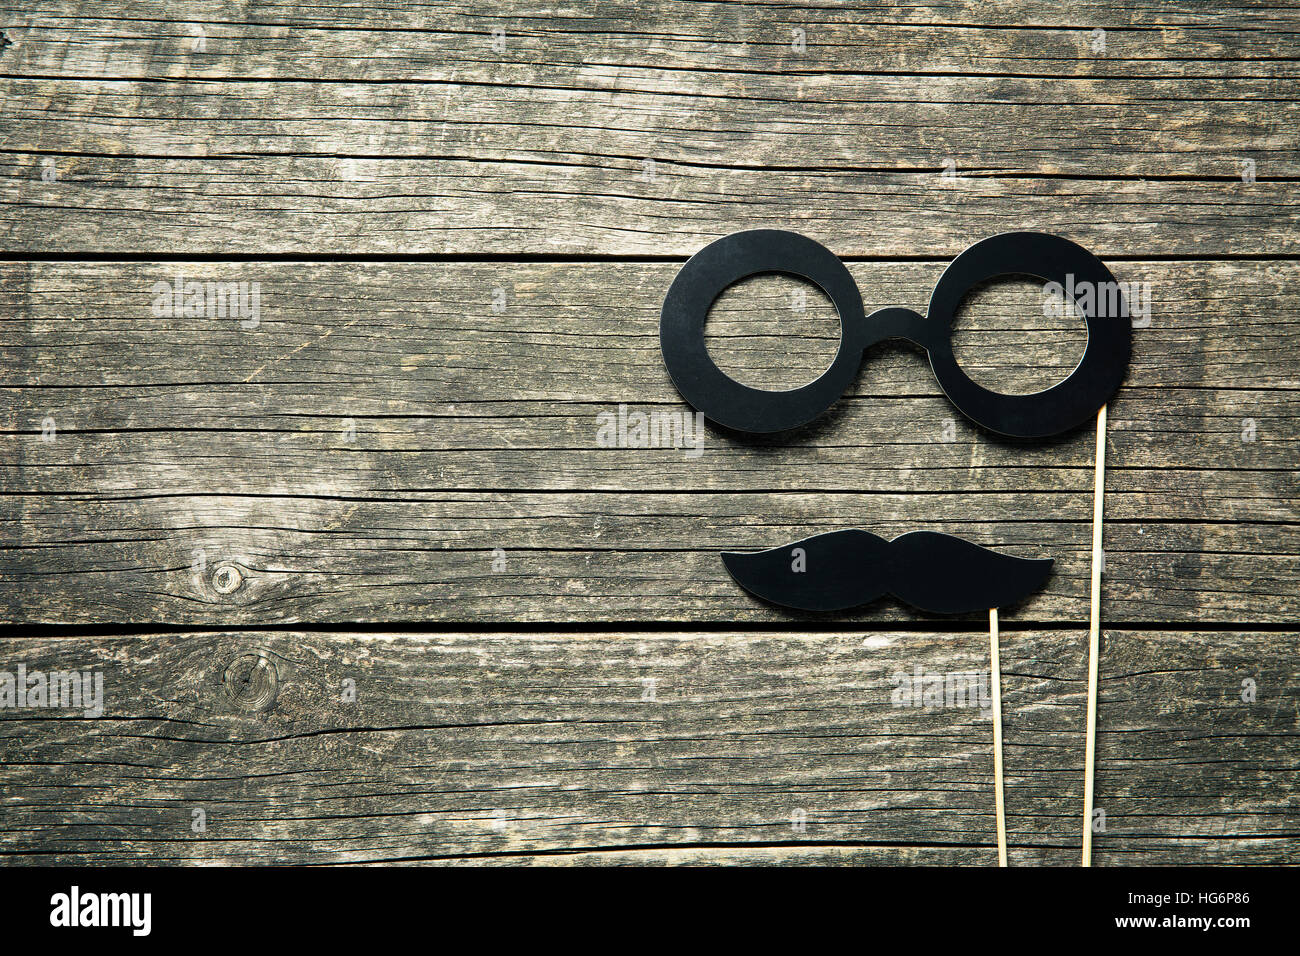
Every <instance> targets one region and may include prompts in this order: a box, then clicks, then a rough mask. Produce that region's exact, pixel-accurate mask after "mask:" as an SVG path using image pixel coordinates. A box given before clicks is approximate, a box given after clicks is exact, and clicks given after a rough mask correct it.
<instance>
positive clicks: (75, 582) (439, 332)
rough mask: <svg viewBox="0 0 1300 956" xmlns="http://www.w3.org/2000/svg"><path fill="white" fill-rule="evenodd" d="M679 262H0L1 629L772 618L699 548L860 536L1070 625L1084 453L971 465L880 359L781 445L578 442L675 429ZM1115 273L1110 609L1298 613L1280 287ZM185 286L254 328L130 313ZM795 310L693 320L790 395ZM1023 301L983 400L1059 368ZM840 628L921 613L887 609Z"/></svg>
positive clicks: (1066, 328) (1002, 456)
mask: <svg viewBox="0 0 1300 956" xmlns="http://www.w3.org/2000/svg"><path fill="white" fill-rule="evenodd" d="M675 268H676V266H675V265H673V264H659V263H643V264H606V263H602V264H599V265H592V264H555V263H532V264H518V263H516V264H511V265H509V266H503V265H501V264H496V263H456V264H450V263H401V262H399V263H373V264H372V263H366V264H356V263H348V264H327V263H325V264H322V263H239V264H232V263H225V264H214V263H184V264H174V263H172V264H148V263H126V264H122V263H53V264H51V263H30V264H10V265H7V266H5V267H3V269H0V277H2V279H3V281H2V282H0V308H2V309H3V310H4V311H6V312H7V313H8V314H10V315H12V316H13V317H12V318H11V319H9V320H7V321H5V322H3V323H0V356H2V357H3V360H4V365H5V367H6V368H7V369H10V370H11V375H12V376H13V377H11V379H10V380H9V382H8V383H7V385H8V387H7V388H6V390H5V394H6V399H7V402H6V408H7V411H6V415H7V419H6V420H5V422H4V425H5V428H6V432H7V433H6V434H3V435H0V445H2V446H3V447H4V449H5V457H4V460H5V462H6V467H3V468H0V493H3V494H4V495H5V496H6V497H5V499H4V500H5V507H4V509H3V510H4V515H5V518H4V520H3V521H0V546H2V547H3V552H2V553H0V596H2V597H3V604H4V605H5V606H6V607H7V609H8V610H7V613H6V615H5V618H6V619H7V620H15V621H37V620H39V621H51V622H61V621H72V622H93V621H96V620H120V621H135V622H139V621H175V622H184V623H193V624H212V623H235V622H242V623H247V624H259V623H266V622H270V621H286V622H303V621H308V622H309V621H312V620H322V621H349V620H368V621H383V620H386V619H387V620H393V619H396V620H423V619H429V620H444V621H478V620H486V621H501V620H515V621H585V620H604V621H610V620H613V621H623V620H637V619H654V620H665V621H681V620H710V621H726V620H789V618H788V617H784V616H783V615H781V614H779V613H777V612H775V611H774V610H773V609H771V608H767V607H766V606H763V605H759V604H757V603H756V602H754V601H753V600H752V599H750V598H749V597H748V596H747V595H746V594H744V593H743V592H741V591H739V589H737V588H736V587H735V586H734V584H733V583H732V582H731V581H730V579H729V578H728V577H727V576H726V574H725V571H724V569H723V568H722V567H721V565H720V563H719V560H718V558H717V554H716V552H717V551H719V550H722V549H740V550H746V549H751V548H761V547H770V546H775V545H778V544H783V543H787V542H789V541H792V540H795V539H797V538H799V537H803V536H804V535H805V534H808V533H812V532H814V531H821V530H832V529H834V528H839V527H846V526H854V525H857V526H861V527H867V528H870V529H872V530H874V531H876V532H878V533H881V534H898V533H903V532H905V531H908V530H912V529H914V528H919V527H930V528H934V529H938V530H947V531H950V532H952V533H957V534H962V535H965V536H968V537H971V538H973V539H974V540H977V541H979V542H981V543H983V544H986V545H989V546H993V547H1006V548H1010V549H1013V550H1016V552H1017V553H1024V554H1045V555H1049V556H1053V557H1055V558H1056V559H1057V560H1058V567H1057V574H1056V577H1055V578H1054V580H1053V582H1052V584H1051V586H1050V588H1049V590H1048V591H1047V592H1046V593H1044V594H1043V595H1040V596H1038V597H1036V598H1034V599H1032V600H1031V601H1030V602H1029V603H1027V604H1026V605H1025V606H1024V607H1022V608H1021V609H1019V612H1018V613H1019V614H1020V615H1021V617H1022V619H1025V620H1043V621H1062V620H1069V621H1078V620H1080V619H1081V618H1082V615H1083V614H1084V612H1085V610H1086V595H1087V575H1088V562H1089V552H1088V548H1089V542H1090V537H1089V528H1088V523H1089V521H1090V518H1091V488H1092V454H1093V437H1092V434H1091V431H1090V430H1089V429H1087V428H1083V429H1079V430H1077V431H1076V432H1075V433H1073V434H1072V435H1069V436H1066V437H1065V438H1063V439H1061V440H1058V441H1056V442H1052V443H1048V444H1046V445H1034V446H1025V445H1021V444H1016V443H1006V442H999V441H994V440H990V439H989V438H988V437H987V436H985V435H982V434H980V433H979V432H978V431H977V430H976V429H973V428H971V427H969V426H967V425H966V424H965V423H964V421H961V420H960V418H961V416H960V415H959V414H957V413H956V412H955V411H954V410H953V408H952V407H951V406H950V405H949V404H948V403H947V402H946V400H944V399H942V398H941V397H939V395H938V393H937V388H936V386H935V384H934V382H933V379H932V377H931V376H930V374H929V372H928V369H926V367H925V365H924V363H923V362H922V361H920V360H919V359H918V357H917V356H916V355H915V354H912V353H909V352H907V351H905V350H902V349H890V348H887V349H885V350H883V351H881V352H878V353H873V354H872V355H871V357H870V358H869V360H868V362H867V365H866V368H865V370H864V372H863V374H862V376H861V378H860V380H859V382H858V384H857V385H856V386H855V394H854V395H853V396H850V397H849V398H846V399H845V400H843V401H842V402H841V403H840V404H839V406H837V408H836V409H835V410H834V412H833V413H831V414H830V415H828V416H826V419H825V420H824V421H822V422H819V423H817V424H815V425H814V426H811V427H810V428H807V429H803V430H801V431H799V432H797V433H795V434H793V435H790V436H780V437H776V438H771V439H763V440H752V439H745V438H741V437H739V436H735V435H727V434H723V433H721V432H719V431H717V430H715V429H713V428H711V427H709V428H707V429H706V431H705V436H704V441H703V444H702V445H701V446H700V448H699V454H698V455H696V454H694V452H693V451H692V450H691V449H689V448H673V447H656V448H628V447H623V448H618V447H603V446H602V445H603V442H602V439H601V437H600V432H601V419H600V417H599V416H601V415H611V414H614V415H616V414H617V409H618V407H619V404H620V403H627V404H629V405H630V406H631V408H632V409H633V410H634V411H635V410H649V411H671V412H677V411H681V410H683V409H685V406H684V405H683V404H682V403H681V401H680V399H678V398H677V396H676V394H675V392H674V390H673V389H672V386H671V384H670V383H669V382H668V379H667V376H666V373H665V371H664V369H663V365H662V361H661V358H660V356H659V352H658V343H657V334H656V329H657V321H658V307H659V301H660V297H661V296H662V294H663V290H664V289H665V288H666V287H667V284H668V282H669V281H670V280H671V277H672V275H673V272H674V271H675ZM941 268H942V266H941V265H939V264H929V263H890V264H885V263H855V264H853V269H854V271H855V273H856V274H857V276H858V279H859V282H860V284H861V285H862V288H863V289H864V290H866V295H867V296H868V297H869V299H870V300H871V305H873V306H875V305H881V306H883V305H886V304H890V303H916V304H918V305H919V304H920V303H923V302H924V301H925V298H926V297H927V295H928V291H929V287H930V286H931V285H932V283H933V281H934V279H935V278H936V277H937V275H938V272H939V270H940V269H941ZM1117 269H1119V270H1120V272H1121V277H1122V278H1124V279H1125V280H1126V281H1139V280H1136V279H1133V278H1132V277H1135V276H1151V278H1150V279H1147V280H1140V281H1151V282H1152V283H1153V287H1154V290H1153V294H1152V298H1153V303H1152V304H1153V309H1152V313H1153V314H1152V316H1151V324H1150V326H1149V327H1147V328H1141V329H1137V330H1135V336H1136V342H1137V345H1136V351H1135V356H1134V365H1133V368H1132V372H1131V375H1130V384H1128V385H1127V386H1126V388H1125V389H1124V390H1123V391H1122V392H1121V393H1120V395H1119V396H1118V397H1117V399H1116V400H1115V401H1114V403H1113V405H1112V410H1111V431H1110V438H1111V441H1110V445H1111V449H1110V453H1109V459H1110V464H1111V472H1110V478H1109V485H1108V487H1109V494H1108V499H1107V517H1108V522H1109V524H1108V530H1107V549H1108V552H1109V560H1110V562H1111V564H1110V568H1111V571H1112V574H1111V575H1110V576H1108V579H1107V589H1106V599H1107V614H1108V616H1109V618H1110V619H1111V620H1119V621H1155V622H1159V621H1186V622H1189V623H1191V622H1195V621H1223V622H1229V623H1232V622H1241V621H1261V622H1262V621H1281V622H1287V621H1293V620H1294V619H1295V615H1296V612H1297V604H1296V601H1297V595H1298V594H1300V587H1297V581H1298V580H1300V579H1298V578H1297V575H1298V574H1300V570H1298V562H1300V557H1298V555H1300V540H1297V534H1300V531H1298V530H1297V528H1300V516H1298V515H1297V508H1298V507H1300V505H1298V504H1297V502H1298V501H1300V474H1298V470H1297V461H1298V460H1300V451H1298V449H1297V442H1300V432H1297V429H1296V424H1295V423H1296V420H1297V411H1298V410H1300V409H1298V408H1297V391H1296V385H1297V381H1298V380H1300V375H1297V367H1296V360H1295V354H1296V344H1297V343H1295V338H1296V333H1295V329H1296V327H1297V321H1298V313H1300V304H1298V303H1297V301H1296V294H1295V292H1294V291H1293V285H1292V283H1291V280H1292V279H1293V277H1294V275H1295V269H1296V266H1295V265H1294V264H1293V263H1280V262H1250V263H1241V262H1236V263H1224V262H1210V263H1150V262H1148V263H1121V264H1118V265H1117ZM176 271H181V272H183V273H184V274H185V275H186V276H188V277H192V278H197V279H199V280H204V281H206V280H209V279H211V280H214V281H216V280H236V281H259V282H261V283H262V284H263V293H264V295H263V298H262V302H263V307H262V309H261V312H260V318H259V322H258V325H257V327H256V328H253V329H242V328H241V327H240V325H239V319H238V318H232V317H229V316H227V317H226V318H219V317H213V318H202V317H196V318H192V319H187V318H163V317H156V316H153V315H152V314H151V313H150V305H151V298H152V293H151V287H152V285H153V283H154V282H155V281H159V280H160V279H162V280H164V281H166V280H167V279H168V278H169V277H173V276H174V274H175V272H176ZM499 283H504V285H499ZM791 288H793V285H792V284H791V283H788V282H784V281H783V280H781V281H778V280H770V281H760V282H755V283H751V284H747V285H746V286H745V287H744V288H741V289H737V290H735V291H734V293H729V294H728V296H727V297H726V298H725V299H724V301H723V302H722V303H721V306H720V309H719V310H718V313H717V314H716V315H715V317H714V319H712V320H711V321H710V328H711V329H714V322H715V321H716V322H717V327H716V335H715V336H714V337H713V338H712V339H711V340H712V341H715V342H716V343H717V344H718V345H719V352H720V354H722V355H724V356H725V357H726V361H725V362H724V364H726V365H727V366H728V367H730V368H732V369H734V370H735V371H736V374H738V375H740V376H741V377H744V378H747V379H749V380H752V381H754V382H755V383H756V384H761V385H765V386H768V387H772V386H785V387H788V386H790V385H794V384H797V383H798V381H802V380H806V379H808V378H811V377H812V376H813V375H814V374H815V373H816V371H817V370H818V368H819V366H820V364H821V363H823V362H824V361H826V359H827V358H828V356H829V350H830V349H833V348H834V339H835V337H836V336H837V335H838V332H837V322H836V321H835V319H834V315H833V310H831V309H830V308H829V306H828V305H826V304H824V303H820V304H819V302H818V301H817V297H816V296H813V297H810V298H809V300H808V306H807V309H806V311H804V312H797V311H792V309H791V300H790V298H789V296H790V290H791ZM498 289H499V290H501V293H502V295H501V299H500V300H499V302H500V308H501V311H500V312H497V311H495V310H494V308H493V300H494V295H495V290H498ZM1040 305H1041V297H1040V296H1037V297H1036V295H1035V294H1028V295H1027V294H1025V293H1023V291H1017V290H1015V289H1005V288H1002V287H996V288H994V289H992V290H986V291H985V292H984V293H982V294H981V295H979V296H978V297H977V301H976V302H975V304H974V305H973V307H972V309H971V310H970V311H969V312H964V313H963V316H962V318H961V320H960V325H959V327H960V329H961V335H960V344H961V355H962V359H963V361H966V362H967V363H968V366H969V367H970V368H971V370H972V374H974V375H976V377H978V378H980V379H981V380H985V381H989V382H990V383H1001V384H1002V385H1003V386H1004V387H1013V388H1021V389H1023V388H1026V387H1029V388H1034V387H1043V386H1045V385H1047V384H1049V383H1050V381H1052V380H1054V379H1055V378H1056V377H1058V376H1060V375H1063V374H1064V373H1065V371H1066V370H1067V369H1069V368H1070V367H1072V365H1073V363H1074V361H1075V359H1076V358H1077V351H1076V348H1077V347H1078V346H1079V343H1078V341H1077V339H1078V338H1079V337H1080V336H1079V335H1078V332H1079V331H1081V330H1077V329H1072V328H1071V324H1070V321H1069V320H1068V319H1059V318H1051V317H1045V316H1044V315H1043V314H1042V309H1041V308H1040V307H1039V306H1040ZM778 332H780V333H781V335H779V336H778V335H777V334H776V333H778ZM828 346H829V349H828ZM1022 365H1028V366H1029V369H1028V371H1027V372H1022V374H1012V373H1013V372H1014V371H1015V370H1016V369H1017V368H1020V367H1021V366H1022ZM792 376H793V378H792ZM1174 386H1176V387H1174ZM47 420H48V421H49V423H50V424H52V433H51V432H50V430H48V429H46V430H44V431H43V425H44V423H46V422H47ZM43 438H52V439H53V440H50V441H45V440H43ZM497 549H500V550H502V551H504V552H506V553H507V554H508V560H507V561H506V562H505V564H506V567H505V568H503V569H498V570H496V571H494V570H493V567H494V552H495V551H496V550H497ZM196 560H198V561H199V562H200V563H201V567H200V568H198V569H197V570H196V569H195V568H194V565H195V562H196ZM226 562H233V563H235V564H237V565H238V566H239V567H240V568H241V569H242V571H241V573H242V574H243V576H244V584H243V585H242V586H241V588H240V589H239V590H238V591H237V592H235V593H234V594H231V595H222V594H220V593H218V592H216V591H214V590H213V586H212V577H211V576H212V574H213V573H214V572H215V570H216V569H217V568H218V567H219V566H220V565H222V564H223V563H226ZM394 616H395V617H394ZM863 617H864V618H865V619H873V620H897V619H900V618H901V619H911V615H909V614H908V612H906V611H904V610H903V609H902V608H900V607H899V606H897V605H894V604H889V603H886V604H882V605H879V606H876V607H874V608H870V609H868V610H867V611H865V612H864V613H863Z"/></svg>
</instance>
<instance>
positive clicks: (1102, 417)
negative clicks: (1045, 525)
mask: <svg viewBox="0 0 1300 956" xmlns="http://www.w3.org/2000/svg"><path fill="white" fill-rule="evenodd" d="M1105 492H1106V406H1105V405H1103V406H1101V409H1100V410H1099V411H1098V412H1097V474H1096V484H1095V486H1094V488H1093V493H1092V595H1091V602H1090V607H1089V612H1088V730H1087V734H1088V737H1087V744H1086V746H1085V748H1084V756H1083V865H1084V866H1092V801H1093V786H1092V780H1093V770H1094V767H1095V766H1096V762H1097V658H1098V656H1099V654H1100V651H1101V562H1102V552H1101V517H1102V501H1103V498H1104V496H1105Z"/></svg>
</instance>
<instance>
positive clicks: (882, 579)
mask: <svg viewBox="0 0 1300 956" xmlns="http://www.w3.org/2000/svg"><path fill="white" fill-rule="evenodd" d="M722 562H723V564H725V565H726V566H727V570H728V571H730V572H731V576H732V577H733V578H735V579H736V582H737V583H738V584H740V586H741V587H743V588H744V589H745V590H746V591H749V592H750V593H751V594H754V595H756V596H758V597H760V598H763V599H764V600H766V601H771V602H772V603H774V604H780V605H783V606H785V607H792V608H798V609H800V610H803V611H842V610H845V609H847V608H851V607H857V606H858V605H859V604H866V603H868V602H869V601H874V600H875V599H876V598H879V597H883V596H884V595H886V594H892V595H893V596H894V597H896V598H898V599H899V600H900V601H904V602H906V603H908V604H910V605H912V606H913V607H916V608H919V609H920V610H922V611H930V612H932V613H935V614H963V613H966V612H968V611H980V610H986V609H988V608H991V607H1006V606H1008V605H1011V604H1015V603H1016V602H1018V601H1020V600H1022V599H1024V598H1026V597H1028V596H1029V595H1030V594H1033V593H1034V592H1035V591H1037V590H1038V589H1039V588H1041V587H1042V586H1043V585H1044V584H1045V583H1046V582H1047V577H1048V575H1049V574H1051V571H1052V561H1051V559H1050V558H1045V559H1035V560H1031V559H1027V558H1015V557H1011V556H1010V555H1006V554H999V553H998V552H997V551H990V550H989V549H988V548H982V547H980V546H979V545H977V544H973V543H972V542H970V541H967V540H965V539H964V538H958V537H955V536H954V535H950V534H940V533H938V532H936V531H911V532H909V533H907V534H904V535H899V536H898V537H897V538H895V539H894V540H893V541H886V540H885V539H884V538H882V537H880V536H879V535H874V534H872V533H871V532H870V531H862V530H860V529H856V528H855V529H848V530H843V531H831V532H828V533H826V534H819V535H814V536H813V537H811V538H805V539H803V540H802V541H796V542H794V543H793V544H788V545H785V546H784V547H780V548H772V549H770V550H768V551H755V552H749V553H741V552H736V551H727V552H723V555H722Z"/></svg>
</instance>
